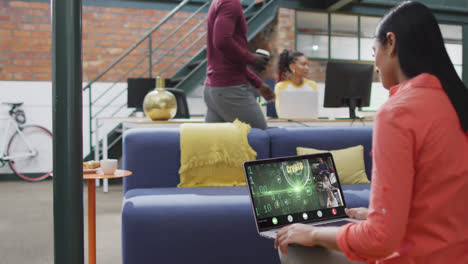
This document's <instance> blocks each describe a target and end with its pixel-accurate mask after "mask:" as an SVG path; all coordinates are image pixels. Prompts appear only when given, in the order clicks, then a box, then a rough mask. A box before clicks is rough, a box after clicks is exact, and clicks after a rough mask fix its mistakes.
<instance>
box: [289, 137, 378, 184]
mask: <svg viewBox="0 0 468 264" xmlns="http://www.w3.org/2000/svg"><path fill="white" fill-rule="evenodd" d="M296 151H297V155H306V154H315V153H320V152H331V154H332V155H333V160H334V161H335V165H336V170H337V171H338V176H339V178H340V183H341V184H364V183H370V181H369V180H368V179H367V174H366V168H365V166H364V147H363V146H362V145H358V146H354V147H350V148H346V149H338V150H320V149H313V148H303V147H297V148H296Z"/></svg>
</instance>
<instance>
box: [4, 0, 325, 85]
mask: <svg viewBox="0 0 468 264" xmlns="http://www.w3.org/2000/svg"><path fill="white" fill-rule="evenodd" d="M168 13H169V11H167V10H156V9H136V8H121V7H103V6H91V5H85V6H83V12H82V16H83V25H82V31H83V32H82V37H83V43H82V44H83V52H82V56H83V81H90V80H92V79H94V78H95V77H96V76H97V75H98V74H99V73H101V72H102V71H103V70H104V69H105V68H106V67H108V66H109V65H110V64H111V63H112V62H113V61H114V60H115V59H116V58H118V57H119V56H120V55H121V54H122V53H123V52H125V51H126V50H127V49H128V48H129V47H131V46H132V45H133V44H135V42H136V41H138V40H139V39H140V38H141V37H142V36H143V35H145V33H146V32H147V31H148V30H149V29H151V28H152V27H154V26H155V25H156V24H157V23H158V22H159V21H160V20H161V19H162V18H163V17H164V16H165V15H167V14H168ZM188 15H189V14H188V13H184V12H180V13H179V14H178V15H176V16H175V17H173V18H172V19H170V20H169V22H168V23H167V24H165V25H164V26H163V27H161V28H160V30H159V31H157V32H156V33H155V34H153V37H152V42H153V43H152V44H153V49H155V48H156V47H157V46H158V45H159V44H160V43H161V42H163V41H164V39H165V35H167V34H169V33H170V32H172V31H173V30H175V29H176V28H177V26H178V25H179V24H181V23H182V22H183V21H184V20H185V19H186V18H187V17H188ZM204 16H205V15H204V14H202V15H199V16H197V17H195V18H192V19H191V20H190V21H189V22H188V25H186V26H183V27H182V28H181V29H180V30H179V31H178V32H177V33H176V34H175V35H174V36H173V37H172V38H171V39H169V41H166V42H165V43H164V44H163V45H161V46H159V47H158V49H157V51H156V52H155V54H154V55H153V61H158V59H159V57H158V56H161V55H162V54H165V53H167V52H168V50H169V49H171V48H172V46H173V44H175V43H176V42H178V41H179V39H180V38H181V37H182V36H184V35H185V34H186V33H187V32H188V31H189V30H190V29H191V27H192V26H195V25H196V24H197V23H199V22H200V21H201V19H203V18H204ZM204 32H205V23H204V22H202V23H201V25H200V26H198V28H197V30H195V32H194V33H193V34H191V35H190V37H189V38H187V39H186V40H185V41H183V42H181V43H180V45H179V46H178V47H177V48H175V49H174V50H173V51H171V52H169V56H168V57H167V58H166V59H164V60H163V61H159V63H158V64H157V65H154V66H153V75H157V74H160V72H161V71H163V70H165V72H164V73H163V75H164V76H166V77H169V76H172V75H173V74H174V73H175V72H176V70H177V69H179V68H180V67H182V65H184V64H185V63H186V62H187V61H188V60H189V58H190V57H191V56H193V55H195V54H196V53H197V51H199V50H200V49H201V48H202V47H203V46H204V45H205V39H204V37H201V39H200V40H199V41H197V42H196V40H197V39H198V38H199V36H202V35H201V34H203V33H204ZM294 34H295V10H294V9H288V8H280V9H279V12H278V15H277V17H276V19H275V20H274V21H273V22H272V23H270V24H269V25H268V26H267V27H266V28H265V29H264V30H263V31H262V32H261V33H259V35H258V36H256V37H255V38H254V40H253V41H251V43H250V47H251V49H252V50H255V49H256V48H263V49H266V50H269V51H270V52H271V54H272V58H273V59H272V60H271V62H270V65H269V67H268V70H267V71H265V72H264V73H262V74H261V77H262V78H263V79H276V67H277V63H278V57H279V54H280V53H281V51H282V50H283V49H290V50H294V48H295V35H294ZM195 42H196V43H195ZM193 43H195V45H193V46H192V47H191V48H190V49H189V47H190V45H192V44H193ZM187 49H189V50H188V52H187V53H186V54H184V55H182V56H181V58H179V59H178V60H177V61H176V63H174V65H173V66H171V67H169V64H170V63H171V62H173V61H174V60H175V59H176V58H177V57H178V56H179V55H181V54H182V52H184V51H186V50H187ZM147 54H148V41H147V40H146V41H144V42H143V43H142V44H140V45H139V46H138V47H137V49H136V50H135V51H133V52H132V53H131V54H130V56H128V57H127V58H125V59H124V60H123V61H121V62H120V63H119V64H118V65H117V67H115V68H114V69H113V70H111V71H110V72H109V73H108V74H106V75H105V76H104V77H103V78H102V79H100V80H101V81H110V80H114V81H115V80H118V79H119V78H121V77H122V75H123V74H125V73H127V71H128V70H129V69H131V68H132V67H134V66H135V65H137V66H136V67H135V68H134V69H133V70H132V72H130V73H129V74H128V76H132V77H136V76H140V75H143V76H148V67H149V66H148V65H149V62H148V58H147ZM325 66H326V62H325V61H311V70H310V75H309V78H310V79H312V80H316V81H320V82H322V81H324V80H325ZM168 67H169V68H168ZM51 71H52V66H51V18H50V4H49V3H44V2H30V1H28V2H26V1H13V0H0V80H15V81H20V80H21V81H50V80H51V78H52V77H51Z"/></svg>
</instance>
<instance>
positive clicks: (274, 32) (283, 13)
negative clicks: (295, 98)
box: [250, 8, 327, 82]
mask: <svg viewBox="0 0 468 264" xmlns="http://www.w3.org/2000/svg"><path fill="white" fill-rule="evenodd" d="M295 20H296V19H295V10H294V9H288V8H280V9H279V12H278V16H277V18H276V19H275V20H274V21H273V22H272V23H270V24H269V25H268V26H267V27H266V28H265V30H263V31H262V32H261V33H260V34H259V35H257V36H256V37H255V39H253V41H251V43H250V45H251V48H252V49H255V48H262V49H266V50H268V51H270V53H271V54H272V60H271V61H270V64H269V65H268V69H267V70H266V71H265V72H263V73H262V74H261V78H262V79H265V80H266V79H276V75H277V67H278V58H279V55H280V53H281V52H282V51H283V49H288V50H295V47H296V43H295V32H296V29H295V28H296V24H295ZM326 64H327V62H326V61H320V60H311V61H310V70H309V76H308V78H309V79H311V80H314V81H317V82H324V81H325V69H326Z"/></svg>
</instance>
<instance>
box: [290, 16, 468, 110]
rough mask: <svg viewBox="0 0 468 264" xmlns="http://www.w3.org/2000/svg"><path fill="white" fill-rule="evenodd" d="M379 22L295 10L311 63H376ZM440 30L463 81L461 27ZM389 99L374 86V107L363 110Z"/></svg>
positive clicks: (299, 45)
mask: <svg viewBox="0 0 468 264" xmlns="http://www.w3.org/2000/svg"><path fill="white" fill-rule="evenodd" d="M380 19H381V18H380V17H372V16H358V15H348V14H336V13H323V12H307V11H296V28H297V33H296V50H298V51H301V52H303V53H304V54H305V55H306V56H307V57H309V59H311V60H314V59H316V60H331V59H333V60H350V61H363V62H373V61H374V58H373V57H372V45H373V44H374V34H375V29H376V27H377V25H378V24H379V22H380ZM440 29H441V32H442V36H443V38H444V42H445V47H446V49H447V53H448V55H449V57H450V59H451V60H452V63H453V65H454V67H455V70H456V71H457V73H458V74H459V76H460V78H461V76H462V68H463V29H462V26H461V25H448V24H440ZM323 72H325V71H323ZM324 78H325V77H324ZM386 98H388V91H387V90H385V89H384V88H382V86H381V83H380V82H378V83H373V86H372V90H371V106H370V107H367V108H364V109H363V110H370V111H374V110H377V109H378V108H379V107H380V105H382V104H383V102H385V101H386Z"/></svg>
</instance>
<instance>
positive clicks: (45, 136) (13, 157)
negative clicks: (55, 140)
mask: <svg viewBox="0 0 468 264" xmlns="http://www.w3.org/2000/svg"><path fill="white" fill-rule="evenodd" d="M52 147H53V146H52V133H50V131H49V130H47V129H45V128H43V127H41V126H36V125H29V126H24V127H23V128H22V130H21V133H19V132H16V133H15V134H13V136H12V137H11V138H10V142H9V143H8V156H9V157H10V160H9V161H8V162H9V164H10V168H11V169H12V170H13V171H14V172H15V173H16V175H18V176H19V177H20V178H22V179H24V180H27V181H40V180H43V179H45V178H47V177H48V176H49V175H51V173H52V167H53V161H52V159H53V157H52Z"/></svg>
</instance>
